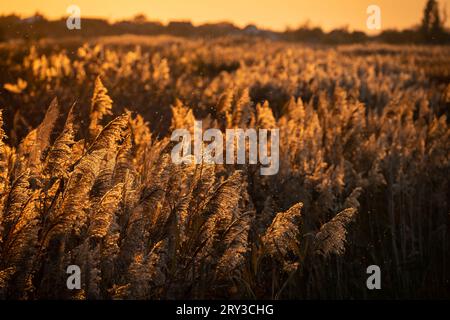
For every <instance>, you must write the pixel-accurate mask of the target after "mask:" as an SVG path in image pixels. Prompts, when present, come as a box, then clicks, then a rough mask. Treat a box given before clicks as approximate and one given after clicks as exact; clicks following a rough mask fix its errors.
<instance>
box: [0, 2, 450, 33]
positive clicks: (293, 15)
mask: <svg viewBox="0 0 450 320" xmlns="http://www.w3.org/2000/svg"><path fill="white" fill-rule="evenodd" d="M425 2H426V0H320V1H314V0H313V1H311V0H108V1H106V0H45V1H36V0H14V1H1V2H0V14H10V13H18V14H20V15H23V16H27V15H32V14H33V13H35V12H36V11H39V12H40V13H42V14H44V15H45V16H47V17H49V18H59V17H61V16H65V15H66V8H67V7H68V6H69V5H71V4H75V5H78V6H79V7H80V8H81V14H82V17H83V15H84V16H86V17H102V18H106V19H109V20H111V21H114V20H118V19H124V18H130V17H132V16H134V15H135V14H138V13H144V14H145V15H146V16H147V17H148V18H149V20H160V21H163V22H168V21H170V20H191V21H192V22H194V23H195V24H199V23H204V22H217V21H231V22H234V23H235V24H237V25H239V26H245V25H247V24H249V23H254V24H256V25H258V26H260V27H267V28H271V29H275V30H284V29H285V28H286V27H287V26H290V27H298V26H299V25H301V24H303V23H305V22H306V21H310V23H311V25H313V26H321V27H322V28H324V29H325V30H330V29H333V28H338V27H343V26H348V27H349V28H350V29H358V30H362V31H367V30H366V19H367V14H366V9H367V7H368V6H369V5H370V4H377V5H379V6H380V7H381V13H382V29H388V28H407V27H411V26H413V25H417V24H419V23H420V21H421V16H422V10H423V7H424V5H425ZM440 4H441V6H443V5H446V7H447V11H448V9H450V0H440ZM449 16H450V15H449ZM447 25H448V22H447Z"/></svg>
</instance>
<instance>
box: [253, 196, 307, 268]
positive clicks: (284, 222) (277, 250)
mask: <svg viewBox="0 0 450 320" xmlns="http://www.w3.org/2000/svg"><path fill="white" fill-rule="evenodd" d="M302 208H303V203H301V202H299V203H297V204H294V205H293V206H292V207H290V208H289V209H288V210H287V211H284V212H279V213H277V215H276V216H275V218H274V219H273V221H272V224H271V225H270V226H269V228H267V230H266V232H265V234H264V235H263V237H262V238H261V241H262V244H263V246H264V249H265V251H266V252H267V253H268V254H269V255H270V256H271V257H273V258H274V259H277V260H278V261H279V262H281V263H282V264H283V268H284V270H285V271H288V272H292V271H293V269H296V268H297V266H298V263H297V262H296V261H295V260H296V259H295V257H298V256H299V245H300V242H299V238H300V234H301V233H302V232H303V230H302V229H303V221H302V216H301V211H302ZM292 257H294V260H292Z"/></svg>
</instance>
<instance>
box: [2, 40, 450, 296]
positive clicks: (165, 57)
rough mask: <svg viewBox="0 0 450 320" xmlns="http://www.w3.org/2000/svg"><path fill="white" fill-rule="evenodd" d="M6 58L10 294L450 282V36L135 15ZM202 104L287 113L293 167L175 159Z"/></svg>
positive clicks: (222, 109)
mask: <svg viewBox="0 0 450 320" xmlns="http://www.w3.org/2000/svg"><path fill="white" fill-rule="evenodd" d="M0 70H1V72H0V109H1V117H0V125H1V126H0V127H1V128H2V130H0V298H1V299H25V300H28V299H30V300H34V299H317V298H320V299H381V298H392V299H407V298H413V299H414V298H437V299H443V298H447V299H448V298H450V207H449V199H450V196H449V187H450V184H449V182H450V181H449V177H450V170H449V169H450V128H449V120H448V116H449V110H450V109H449V108H450V47H448V46H424V45H423V46H422V45H416V46H395V45H383V44H368V45H363V44H361V45H342V46H328V45H307V44H299V43H289V42H284V41H274V40H268V39H259V38H257V37H253V38H245V37H233V36H228V37H223V38H216V39H203V40H195V39H183V38H177V37H171V36H157V37H141V36H131V35H127V36H112V37H103V38H99V39H96V40H95V41H86V42H82V41H78V40H45V41H44V40H42V41H39V42H35V43H28V42H16V43H15V42H9V43H5V44H1V45H0ZM196 119H197V120H202V122H203V126H204V128H217V129H220V130H222V131H223V130H225V129H227V128H243V129H246V128H263V129H271V128H278V129H279V139H280V150H279V161H280V166H279V171H278V173H277V174H274V175H269V176H264V175H261V174H260V170H259V166H260V165H259V164H257V165H253V164H240V165H238V164H223V165H214V164H208V163H203V164H175V163H173V162H172V161H171V157H170V152H171V150H172V147H173V145H174V142H173V141H171V139H170V136H171V133H172V132H173V130H175V129H177V128H192V127H193V125H194V121H195V120H196ZM69 265H78V266H79V267H80V269H81V271H82V280H81V282H82V284H81V287H82V288H81V289H80V290H69V289H68V288H67V286H66V280H67V276H68V275H67V273H66V270H67V267H68V266H69ZM370 265H378V266H379V267H380V269H381V275H382V289H381V290H368V289H367V286H366V280H367V277H368V276H369V275H368V274H367V273H366V269H367V267H368V266H370Z"/></svg>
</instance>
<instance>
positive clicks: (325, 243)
mask: <svg viewBox="0 0 450 320" xmlns="http://www.w3.org/2000/svg"><path fill="white" fill-rule="evenodd" d="M356 211H357V210H356V209H355V208H347V209H345V210H343V211H341V212H339V213H338V214H337V215H336V216H335V217H334V218H333V219H331V220H330V221H329V222H327V223H325V224H324V225H323V226H322V227H321V228H320V230H319V232H318V233H317V234H316V236H315V240H314V248H315V253H316V254H317V255H320V256H323V257H329V256H330V255H333V254H334V255H342V254H343V253H344V252H345V241H346V236H347V228H348V225H349V224H350V222H352V221H353V219H354V218H355V214H356Z"/></svg>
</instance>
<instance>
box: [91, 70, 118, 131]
mask: <svg viewBox="0 0 450 320" xmlns="http://www.w3.org/2000/svg"><path fill="white" fill-rule="evenodd" d="M112 102H113V101H112V99H111V98H110V97H109V95H108V89H106V88H105V86H104V85H103V83H102V80H101V78H100V76H97V78H96V79H95V86H94V93H93V95H92V99H91V111H90V113H89V117H90V122H89V133H90V136H91V138H95V137H96V136H97V135H98V133H99V132H100V131H101V130H102V128H103V127H102V125H101V124H100V121H101V120H102V119H103V117H104V116H106V115H111V114H112V112H111V109H112Z"/></svg>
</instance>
